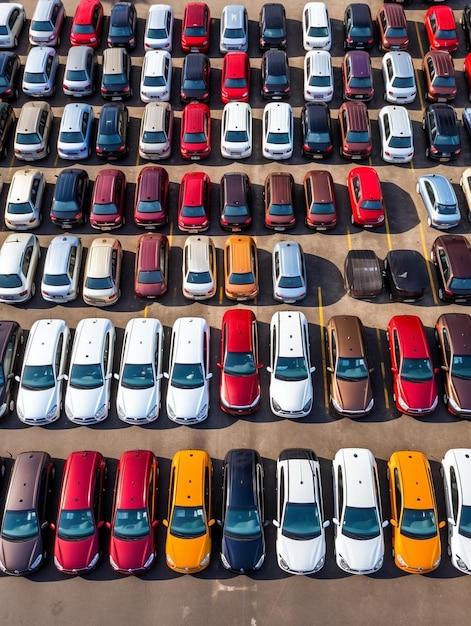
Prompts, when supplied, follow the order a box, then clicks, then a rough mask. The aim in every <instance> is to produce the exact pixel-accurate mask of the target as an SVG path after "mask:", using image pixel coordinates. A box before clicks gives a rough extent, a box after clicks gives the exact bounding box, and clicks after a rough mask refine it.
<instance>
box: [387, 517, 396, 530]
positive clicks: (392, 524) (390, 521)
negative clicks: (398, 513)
mask: <svg viewBox="0 0 471 626" xmlns="http://www.w3.org/2000/svg"><path fill="white" fill-rule="evenodd" d="M389 523H390V524H391V526H394V528H397V522H396V520H395V519H390V520H389Z"/></svg>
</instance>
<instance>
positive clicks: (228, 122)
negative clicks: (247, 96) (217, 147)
mask: <svg viewBox="0 0 471 626" xmlns="http://www.w3.org/2000/svg"><path fill="white" fill-rule="evenodd" d="M251 155H252V109H251V107H250V105H249V104H247V103H246V102H229V104H226V105H225V107H224V109H223V111H222V121H221V156H222V157H224V158H226V159H246V158H248V157H250V156H251Z"/></svg>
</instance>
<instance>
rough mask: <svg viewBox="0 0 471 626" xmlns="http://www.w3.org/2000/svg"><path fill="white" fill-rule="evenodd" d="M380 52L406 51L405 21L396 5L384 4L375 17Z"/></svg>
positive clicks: (401, 9)
mask: <svg viewBox="0 0 471 626" xmlns="http://www.w3.org/2000/svg"><path fill="white" fill-rule="evenodd" d="M377 22H378V32H379V49H380V50H406V49H407V46H408V45H409V36H408V34H407V20H406V14H405V13H404V9H403V8H402V7H401V6H399V5H398V4H385V5H383V6H382V7H380V9H379V11H378V16H377Z"/></svg>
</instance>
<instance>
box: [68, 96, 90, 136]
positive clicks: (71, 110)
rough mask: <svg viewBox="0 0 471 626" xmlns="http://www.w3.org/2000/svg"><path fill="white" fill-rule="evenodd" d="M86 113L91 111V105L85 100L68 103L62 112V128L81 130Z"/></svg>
mask: <svg viewBox="0 0 471 626" xmlns="http://www.w3.org/2000/svg"><path fill="white" fill-rule="evenodd" d="M84 113H91V107H90V105H89V104H87V103H85V102H71V103H69V104H66V105H65V107H64V111H63V113H62V119H61V130H77V129H78V130H81V129H82V118H83V114H84Z"/></svg>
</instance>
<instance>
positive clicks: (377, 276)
mask: <svg viewBox="0 0 471 626" xmlns="http://www.w3.org/2000/svg"><path fill="white" fill-rule="evenodd" d="M345 274H346V280H347V284H348V286H349V287H350V288H351V289H353V290H354V291H355V292H363V293H366V294H367V295H372V294H374V293H381V289H382V286H383V279H382V274H381V267H380V263H379V259H378V257H377V256H376V253H375V252H374V251H373V250H349V251H348V253H347V256H346V258H345Z"/></svg>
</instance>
